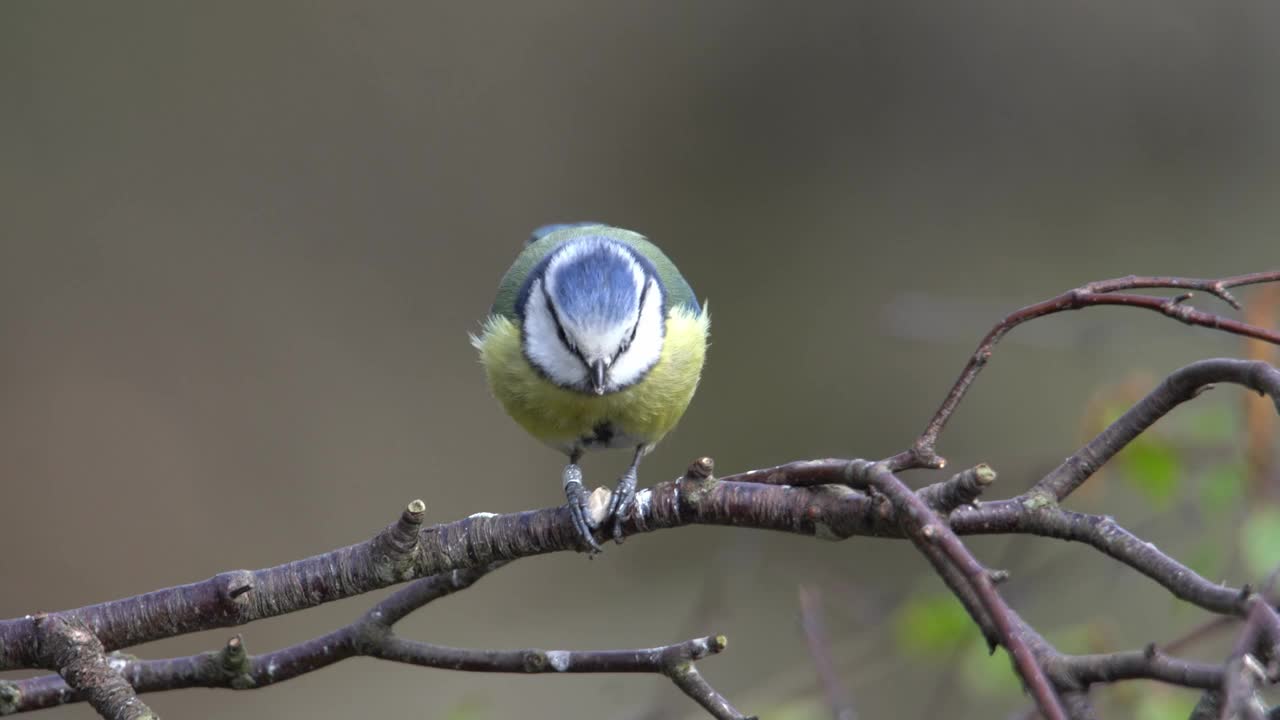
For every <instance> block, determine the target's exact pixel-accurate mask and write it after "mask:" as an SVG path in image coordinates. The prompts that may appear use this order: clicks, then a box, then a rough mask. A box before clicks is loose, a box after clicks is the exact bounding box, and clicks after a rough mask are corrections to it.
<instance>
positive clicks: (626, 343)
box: [613, 278, 649, 362]
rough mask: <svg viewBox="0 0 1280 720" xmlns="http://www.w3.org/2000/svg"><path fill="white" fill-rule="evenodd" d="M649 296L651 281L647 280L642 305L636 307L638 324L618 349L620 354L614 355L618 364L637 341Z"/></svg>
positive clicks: (641, 290) (641, 292) (641, 297)
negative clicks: (646, 299) (646, 297)
mask: <svg viewBox="0 0 1280 720" xmlns="http://www.w3.org/2000/svg"><path fill="white" fill-rule="evenodd" d="M648 294H649V280H648V279H647V278H646V279H645V281H644V287H643V288H641V289H640V304H639V305H638V306H637V307H636V322H635V324H634V325H632V326H631V334H630V335H629V336H627V339H626V340H624V341H623V343H622V345H620V346H619V347H618V352H616V353H614V354H613V360H614V362H617V360H618V358H619V357H621V356H622V353H624V352H626V351H627V348H630V347H631V343H633V342H635V341H636V333H638V332H639V331H640V318H641V317H643V316H644V299H645V296H647V295H648Z"/></svg>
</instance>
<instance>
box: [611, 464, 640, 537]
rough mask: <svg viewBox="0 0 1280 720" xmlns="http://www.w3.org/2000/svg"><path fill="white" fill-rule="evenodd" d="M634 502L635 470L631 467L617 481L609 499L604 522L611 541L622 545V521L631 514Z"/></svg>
mask: <svg viewBox="0 0 1280 720" xmlns="http://www.w3.org/2000/svg"><path fill="white" fill-rule="evenodd" d="M635 501H636V468H635V466H634V465H633V466H631V467H629V468H627V471H626V472H625V473H623V475H622V478H621V479H620V480H618V487H617V488H615V489H614V491H613V496H612V497H611V498H610V499H609V512H608V513H607V514H606V515H605V522H606V523H608V524H609V525H610V526H611V528H612V534H613V541H614V542H616V543H618V544H619V545H621V544H622V539H623V538H622V521H623V519H624V518H626V516H627V513H629V512H631V506H632V505H634V504H635Z"/></svg>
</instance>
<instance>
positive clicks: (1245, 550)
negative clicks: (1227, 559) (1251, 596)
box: [1240, 507, 1280, 578]
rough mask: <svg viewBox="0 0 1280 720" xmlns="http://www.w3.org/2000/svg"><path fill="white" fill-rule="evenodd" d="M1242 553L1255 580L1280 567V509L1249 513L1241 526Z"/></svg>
mask: <svg viewBox="0 0 1280 720" xmlns="http://www.w3.org/2000/svg"><path fill="white" fill-rule="evenodd" d="M1240 552H1241V554H1243V555H1244V564H1245V567H1247V568H1248V569H1249V572H1251V573H1253V576H1254V577H1255V578H1261V577H1262V576H1264V575H1266V574H1267V573H1269V572H1271V571H1272V570H1273V569H1275V567H1276V566H1277V565H1280V509H1277V508H1270V507H1268V508H1259V509H1257V510H1254V511H1253V512H1251V513H1249V517H1247V518H1245V521H1244V524H1243V525H1241V526H1240Z"/></svg>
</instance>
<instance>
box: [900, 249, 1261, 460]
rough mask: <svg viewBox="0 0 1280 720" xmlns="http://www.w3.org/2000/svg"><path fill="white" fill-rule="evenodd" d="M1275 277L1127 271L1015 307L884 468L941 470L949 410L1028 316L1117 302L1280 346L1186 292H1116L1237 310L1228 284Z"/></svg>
mask: <svg viewBox="0 0 1280 720" xmlns="http://www.w3.org/2000/svg"><path fill="white" fill-rule="evenodd" d="M1276 281H1280V270H1271V271H1267V272H1258V273H1249V274H1247V275H1235V276H1232V277H1227V278H1221V279H1217V280H1211V279H1198V278H1179V277H1143V276H1136V275H1130V276H1127V277H1122V278H1114V279H1111V280H1101V281H1097V282H1092V283H1088V284H1086V285H1082V286H1081V287H1078V288H1075V289H1073V290H1068V291H1067V292H1064V293H1062V294H1061V295H1058V296H1056V297H1052V298H1049V299H1048V300H1044V301H1042V302H1038V303H1035V304H1033V305H1028V306H1026V307H1024V308H1022V309H1020V310H1016V311H1014V312H1013V313H1010V314H1009V315H1007V316H1006V317H1005V318H1004V319H1002V320H1001V321H1000V322H998V323H996V324H995V326H993V327H992V328H991V330H990V331H989V332H988V333H987V335H986V336H985V337H983V338H982V341H981V342H980V343H978V347H977V349H976V350H974V352H973V354H972V355H971V356H970V357H969V361H968V363H966V364H965V367H964V370H962V371H961V373H960V377H959V378H957V379H956V381H955V383H954V384H953V385H952V386H951V390H950V391H948V392H947V396H946V398H944V399H943V401H942V404H941V405H940V406H939V407H938V409H937V411H936V412H934V414H933V417H932V418H930V420H929V423H928V425H926V426H925V430H924V432H922V433H921V434H920V437H919V438H917V439H916V442H915V444H914V445H913V446H912V447H911V449H909V450H905V451H903V452H901V453H898V454H897V455H895V456H893V457H892V458H890V459H889V461H888V462H889V467H890V469H892V470H894V471H895V472H896V471H900V470H906V469H909V468H921V467H924V468H940V467H942V466H944V465H945V464H946V460H945V459H944V458H943V457H942V456H940V455H938V453H937V450H936V446H937V442H938V435H939V434H940V433H941V432H942V429H943V428H944V427H946V424H947V421H948V420H949V419H950V418H951V414H952V413H954V412H955V409H956V407H957V406H959V404H960V401H961V399H963V398H964V395H965V393H966V392H967V391H968V389H969V386H970V385H972V384H973V381H974V379H975V378H977V377H978V373H980V372H982V369H983V367H985V366H986V364H987V362H988V361H989V360H990V359H991V354H992V352H993V350H994V348H995V346H996V344H997V343H999V342H1000V340H1001V339H1002V338H1003V337H1004V336H1005V334H1007V333H1008V332H1009V331H1010V330H1012V329H1014V328H1015V327H1017V326H1019V325H1021V324H1023V323H1025V322H1027V321H1029V320H1034V319H1036V318H1040V317H1044V316H1046V315H1052V314H1054V313H1059V312H1063V311H1066V310H1079V309H1081V308H1086V307H1092V306H1096V305H1120V306H1125V307H1135V308H1141V309H1145V310H1152V311H1155V312H1159V313H1161V314H1164V315H1167V316H1169V317H1172V318H1174V319H1177V320H1180V321H1182V322H1184V323H1187V324H1189V325H1200V326H1202V327H1208V328H1213V329H1215V330H1222V331H1224V332H1229V333H1234V334H1237V335H1243V336H1245V337H1251V338H1255V339H1258V340H1263V341H1266V342H1269V343H1272V344H1280V332H1276V331H1273V330H1267V329H1265V328H1260V327H1257V326H1254V325H1249V324H1246V323H1242V322H1238V321H1236V320H1229V319H1227V318H1223V317H1221V316H1218V315H1214V314H1212V313H1207V312H1203V311H1200V310H1196V309H1194V308H1192V307H1191V306H1189V305H1187V304H1185V301H1186V300H1187V299H1188V298H1189V297H1190V296H1189V295H1184V296H1179V297H1176V298H1171V299H1165V298H1158V297H1153V296H1149V295H1132V294H1119V292H1118V291H1120V290H1133V289H1147V288H1149V289H1156V288H1169V289H1191V290H1200V291H1203V292H1207V293H1210V294H1212V295H1215V296H1217V297H1219V298H1222V299H1223V300H1225V301H1226V302H1227V303H1229V304H1230V305H1232V306H1233V307H1235V308H1237V309H1238V308H1239V303H1238V302H1236V300H1235V298H1234V297H1233V296H1232V295H1231V294H1230V292H1228V288H1233V287H1240V286H1243V285H1254V284H1258V283H1267V282H1276Z"/></svg>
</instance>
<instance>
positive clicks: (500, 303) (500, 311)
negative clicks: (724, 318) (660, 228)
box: [491, 225, 699, 320]
mask: <svg viewBox="0 0 1280 720" xmlns="http://www.w3.org/2000/svg"><path fill="white" fill-rule="evenodd" d="M584 235H593V236H597V237H607V238H612V239H614V240H618V241H621V242H624V243H626V244H628V245H630V246H631V247H632V248H634V249H635V251H636V252H638V253H640V255H641V256H643V257H644V258H645V259H647V260H648V261H649V262H651V263H653V267H654V269H655V270H657V271H658V277H659V279H661V280H662V284H663V286H664V287H666V289H667V306H668V308H670V307H675V306H677V305H684V306H685V307H688V308H691V309H693V310H698V309H699V306H698V299H697V297H696V296H695V295H694V294H693V288H691V287H689V283H688V282H687V281H686V280H685V279H684V276H683V275H681V274H680V271H679V270H677V269H676V266H675V263H673V262H671V258H668V257H667V256H666V253H664V252H662V250H660V249H658V246H657V245H654V244H653V243H651V242H649V240H648V239H647V238H645V236H643V235H641V234H640V233H636V232H632V231H630V230H623V229H622V228H616V227H611V226H609V225H589V226H581V227H572V226H566V227H565V228H564V229H561V230H556V231H554V232H550V233H547V234H546V235H543V236H542V237H540V238H538V239H536V240H534V241H532V242H530V243H529V244H528V245H526V246H525V248H524V251H523V252H521V253H520V254H519V255H518V256H517V257H516V260H515V262H514V263H512V265H511V268H510V269H509V270H507V274H506V275H503V276H502V282H500V283H499V284H498V296H497V298H495V299H494V301H493V309H492V311H491V312H492V314H494V315H502V316H504V317H507V318H510V319H512V320H516V319H518V316H517V314H516V296H518V295H519V294H520V288H521V287H523V286H524V281H525V278H527V277H528V276H529V272H530V271H532V270H533V269H534V268H535V267H537V266H538V263H540V262H542V260H543V258H545V257H546V256H547V255H549V254H551V252H552V251H553V250H555V249H556V248H557V247H559V246H560V245H561V244H562V243H564V242H566V241H568V240H572V239H573V238H577V237H582V236H584Z"/></svg>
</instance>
